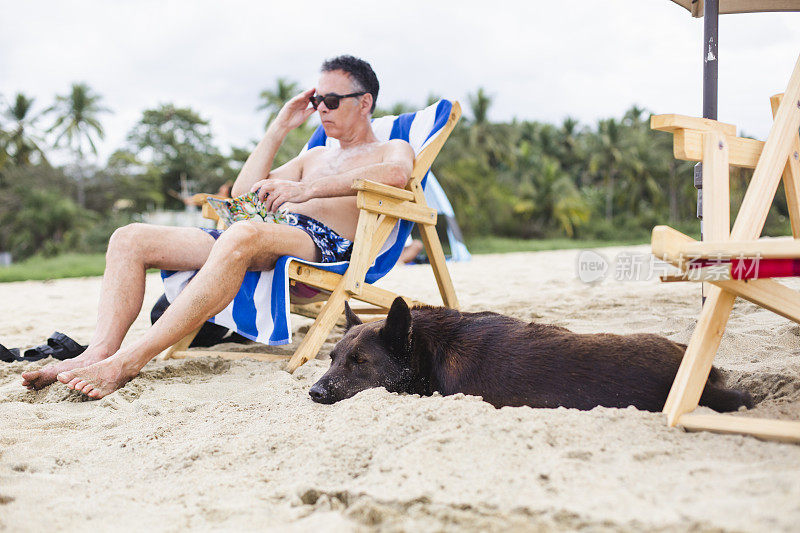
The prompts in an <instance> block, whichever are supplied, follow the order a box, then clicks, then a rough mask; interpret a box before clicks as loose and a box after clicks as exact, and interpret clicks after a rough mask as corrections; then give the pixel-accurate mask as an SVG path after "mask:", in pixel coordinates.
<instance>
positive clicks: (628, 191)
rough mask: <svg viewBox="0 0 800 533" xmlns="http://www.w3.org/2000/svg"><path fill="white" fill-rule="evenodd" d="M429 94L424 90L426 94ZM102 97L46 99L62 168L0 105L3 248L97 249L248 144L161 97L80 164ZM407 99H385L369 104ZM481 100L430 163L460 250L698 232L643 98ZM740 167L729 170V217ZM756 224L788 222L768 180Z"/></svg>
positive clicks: (209, 183)
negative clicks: (105, 149) (585, 109)
mask: <svg viewBox="0 0 800 533" xmlns="http://www.w3.org/2000/svg"><path fill="white" fill-rule="evenodd" d="M298 87H299V86H298V84H297V83H296V82H293V81H290V80H287V79H285V78H281V79H278V80H277V83H276V85H275V86H274V87H273V88H271V89H267V90H264V91H262V92H261V94H260V99H261V105H260V106H259V109H261V110H265V111H266V112H267V113H268V116H269V120H272V119H273V118H274V117H275V115H276V114H277V112H278V111H279V110H280V108H281V106H282V105H283V104H284V103H285V102H286V101H287V100H288V99H290V98H291V97H293V96H294V95H295V94H296V93H298V92H299V89H298ZM437 99H438V97H436V96H434V95H431V96H429V97H428V101H427V103H426V104H425V105H430V104H431V103H433V102H435V101H436V100H437ZM101 102H102V98H101V96H100V95H97V94H95V93H94V92H93V91H92V90H91V89H90V88H89V87H88V86H86V85H85V84H73V85H72V88H71V92H70V93H69V94H68V95H66V96H57V97H56V102H55V104H54V105H53V106H51V107H50V108H49V109H48V111H49V112H51V113H55V114H56V118H55V123H54V124H53V126H52V127H51V128H50V131H51V132H52V133H53V137H54V139H53V141H54V143H55V144H56V145H57V146H66V147H68V148H69V149H70V150H71V151H72V152H73V153H74V154H75V156H76V163H75V164H74V165H72V166H70V167H69V168H68V169H65V168H51V167H50V166H49V165H48V164H47V161H46V158H45V152H46V151H47V149H48V147H47V146H46V143H45V141H44V140H43V134H42V132H41V130H40V129H39V127H38V123H39V120H40V118H41V115H42V113H37V112H36V111H35V108H34V100H33V99H32V98H29V97H27V96H25V95H23V94H16V95H15V96H14V98H13V99H12V100H11V102H10V103H0V197H2V198H3V206H4V207H3V209H2V210H1V211H0V251H11V252H12V254H13V256H14V259H15V260H20V259H24V258H26V257H31V256H36V257H40V256H45V255H52V254H56V253H63V252H66V251H69V252H102V251H104V250H105V246H106V243H107V240H108V237H109V236H110V235H111V233H112V232H113V231H114V229H116V228H117V227H119V226H120V225H123V224H126V223H128V222H130V221H131V220H133V219H134V218H135V216H136V214H137V213H142V212H145V211H148V210H152V209H155V208H164V207H166V208H183V204H182V202H181V195H182V194H183V193H184V192H188V193H190V194H191V193H195V192H202V191H207V192H215V191H216V190H217V189H218V188H219V187H220V185H222V184H223V183H225V182H232V181H233V180H234V179H235V178H236V176H237V175H238V173H239V171H240V169H241V167H242V165H243V163H244V162H245V160H246V159H247V157H248V156H249V154H250V152H251V151H252V150H253V148H254V147H255V141H251V142H250V143H248V144H246V145H245V146H241V147H231V148H230V152H229V153H228V154H223V153H222V152H221V151H220V149H219V148H218V147H217V145H215V143H214V139H213V137H212V134H211V126H210V124H209V122H208V120H206V119H204V118H203V117H202V116H201V114H200V113H198V112H197V111H196V110H194V109H191V108H188V107H176V106H175V105H173V104H162V105H160V106H158V107H155V108H153V109H146V110H144V112H143V113H142V117H141V119H140V120H139V121H138V122H137V124H135V126H134V127H133V128H132V129H131V131H130V133H129V135H128V140H127V145H126V146H124V147H121V148H120V149H118V150H117V151H115V152H114V153H113V154H112V155H111V156H110V157H109V159H108V161H107V162H106V164H105V165H102V166H99V167H92V166H91V165H88V164H87V163H85V161H84V159H85V158H84V157H83V156H84V155H85V154H87V153H91V152H94V151H95V150H96V140H97V139H102V137H103V127H102V124H101V122H100V119H99V118H98V117H99V116H101V115H102V114H103V113H105V112H107V111H108V110H107V109H106V108H104V107H103V106H102V105H101ZM419 107H422V106H421V105H416V104H410V103H407V102H397V103H395V104H393V105H386V106H385V107H381V108H378V109H377V110H376V113H375V116H381V115H383V114H401V113H404V112H408V111H414V110H416V109H418V108H419ZM491 110H492V97H491V95H490V93H489V92H487V91H486V90H485V89H484V88H478V89H477V90H476V91H475V92H474V93H472V94H470V95H469V97H468V99H467V105H466V110H465V117H464V119H463V120H462V121H461V123H460V124H459V125H458V126H457V127H456V129H455V130H454V132H453V133H452V135H451V137H450V139H449V140H448V142H447V144H446V145H445V147H444V149H443V150H442V152H441V153H440V155H439V157H438V158H437V159H436V161H435V162H434V166H433V171H434V173H435V174H436V176H437V177H438V178H439V181H440V182H441V184H442V186H443V188H444V189H445V191H446V192H447V195H448V197H449V199H450V201H451V203H452V204H453V207H454V209H455V212H456V218H457V220H458V222H459V225H460V226H461V229H462V232H463V233H464V235H465V237H466V238H467V242H468V244H469V245H470V246H471V247H473V248H474V249H473V251H476V252H480V251H490V250H491V251H508V250H512V249H513V250H517V249H525V250H530V249H539V248H537V247H536V246H538V244H534V243H538V242H546V243H550V244H546V245H544V246H558V247H564V246H565V243H574V244H575V245H576V246H593V244H587V243H597V242H599V241H609V242H617V243H619V242H646V241H647V240H648V239H649V234H650V231H651V229H652V227H653V226H654V225H656V224H663V223H669V224H671V225H673V226H675V227H676V228H678V229H680V230H682V231H684V232H696V231H697V230H698V228H699V222H698V221H697V219H696V217H695V206H696V190H695V189H694V187H693V184H692V167H693V164H691V163H688V162H684V161H678V160H676V159H675V158H674V157H673V154H672V138H671V136H670V135H669V134H665V133H661V132H654V131H652V130H651V129H650V127H649V113H648V112H647V111H646V110H644V109H642V108H640V107H637V106H633V107H631V108H630V109H629V110H628V111H627V112H625V114H624V115H623V116H622V117H609V118H605V119H603V120H600V121H598V123H597V124H596V125H594V126H590V125H582V124H580V123H579V122H578V121H577V120H575V119H573V118H570V117H567V118H565V119H564V120H563V121H562V122H561V123H560V124H545V123H541V122H536V121H520V120H513V121H511V122H505V123H503V122H494V121H492V120H491ZM312 130H313V127H312V126H311V123H310V122H309V123H307V124H304V125H303V126H301V127H299V128H297V129H295V130H293V131H291V132H290V133H289V134H288V136H287V137H286V139H285V140H284V142H283V145H282V146H281V147H280V149H279V150H278V153H277V154H276V157H275V161H274V166H275V167H277V166H278V165H282V164H284V163H286V162H287V161H289V160H290V159H292V158H293V157H295V156H296V155H297V154H298V153H299V152H300V150H301V149H302V147H303V145H304V144H305V143H306V142H307V141H308V139H309V137H310V135H311V133H312ZM751 174H752V173H751V172H750V171H747V170H742V169H737V168H732V169H731V208H732V216H735V214H736V211H737V210H738V206H739V205H740V203H741V200H742V198H743V196H744V192H745V190H746V187H747V184H748V183H749V179H750V176H751ZM79 206H80V207H79ZM764 233H765V234H767V235H780V234H788V233H789V222H788V209H787V206H786V201H785V198H784V196H783V193H782V191H780V190H779V192H778V194H777V196H776V201H775V205H774V206H773V208H772V210H771V211H770V214H769V216H768V218H767V223H766V226H765V230H764ZM553 243H558V244H553Z"/></svg>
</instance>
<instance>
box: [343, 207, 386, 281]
mask: <svg viewBox="0 0 800 533" xmlns="http://www.w3.org/2000/svg"><path fill="white" fill-rule="evenodd" d="M378 217H379V215H378V214H377V213H371V212H369V211H365V210H363V209H362V210H361V212H360V213H359V215H358V227H357V228H356V237H355V239H354V240H353V242H354V243H356V244H355V245H354V246H353V253H352V254H351V256H350V266H349V267H348V268H347V272H345V274H344V284H345V288H346V289H347V292H348V293H350V294H358V293H359V292H361V286H362V285H363V284H364V276H365V275H366V273H367V270H368V269H369V265H370V263H372V257H371V254H370V250H371V248H372V239H373V236H374V235H375V230H377V229H378Z"/></svg>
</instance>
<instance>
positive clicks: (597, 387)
mask: <svg viewBox="0 0 800 533" xmlns="http://www.w3.org/2000/svg"><path fill="white" fill-rule="evenodd" d="M411 313H412V317H413V327H412V330H413V331H414V335H415V341H416V342H423V343H427V344H428V346H429V348H430V349H429V350H426V351H429V352H430V353H431V354H433V357H432V359H431V372H432V375H433V379H434V381H435V382H436V384H437V386H438V389H439V390H440V391H441V392H442V394H454V393H457V392H463V393H467V394H475V395H479V396H482V397H483V398H484V399H485V400H486V401H488V402H489V403H492V404H493V405H495V406H504V405H511V406H515V405H530V406H533V407H558V406H563V407H574V408H577V409H591V408H593V407H595V406H598V405H602V406H605V407H627V406H629V405H632V406H634V407H637V408H638V409H643V410H648V411H660V410H661V409H662V407H663V406H664V402H665V401H666V398H667V394H668V393H669V389H670V387H671V385H672V382H673V380H674V379H675V374H676V373H677V371H678V366H679V365H680V362H681V358H682V357H683V353H684V351H685V345H678V344H676V343H674V342H672V341H670V340H669V339H666V338H664V337H661V336H658V335H653V334H636V335H624V336H623V335H612V334H604V333H601V334H578V333H573V332H571V331H569V330H567V329H565V328H562V327H558V326H552V325H545V324H537V323H530V324H526V323H524V322H522V321H520V320H517V319H514V318H511V317H507V316H503V315H499V314H496V313H489V312H482V313H459V312H457V311H453V310H449V309H444V308H434V307H423V308H418V309H413V310H412V311H411ZM443 333H444V334H443ZM700 403H701V405H707V406H708V407H711V408H712V409H715V410H717V411H731V410H736V409H737V408H738V407H740V406H742V405H746V406H748V407H749V406H750V405H752V401H751V400H750V397H749V395H748V394H747V393H742V392H739V391H734V390H729V389H725V388H724V386H723V383H722V380H721V376H720V374H719V372H718V371H717V370H716V369H712V374H711V376H710V379H709V382H708V384H707V385H706V388H705V390H704V392H703V396H702V398H701V400H700Z"/></svg>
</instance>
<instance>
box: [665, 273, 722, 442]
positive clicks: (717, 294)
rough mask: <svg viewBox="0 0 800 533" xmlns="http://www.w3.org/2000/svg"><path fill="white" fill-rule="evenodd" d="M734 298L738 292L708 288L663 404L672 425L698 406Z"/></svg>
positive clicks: (668, 420)
mask: <svg viewBox="0 0 800 533" xmlns="http://www.w3.org/2000/svg"><path fill="white" fill-rule="evenodd" d="M735 299H736V296H735V295H733V294H731V293H729V292H728V291H724V290H722V289H720V288H719V287H715V286H712V287H710V288H709V291H708V298H707V299H706V303H705V305H703V309H702V310H701V311H700V318H699V319H698V321H697V327H696V328H695V330H694V333H693V334H692V338H691V340H690V341H689V346H688V347H687V348H686V353H685V354H684V356H683V361H681V366H680V368H679V369H678V374H677V375H676V376H675V381H674V382H673V383H672V388H671V389H670V391H669V396H667V402H666V403H665V404H664V410H663V412H664V413H665V414H666V415H667V423H668V424H669V425H670V426H674V425H675V424H677V423H678V419H679V418H680V416H681V415H683V414H684V413H688V412H690V411H693V410H694V409H695V408H696V407H697V406H698V404H699V402H700V396H701V394H702V393H703V388H704V387H705V385H706V381H707V380H708V374H709V373H710V372H711V365H712V364H713V362H714V356H715V355H716V353H717V349H718V348H719V343H720V341H721V340H722V334H723V333H724V332H725V326H726V325H727V323H728V318H729V317H730V314H731V310H732V309H733V302H734V300H735Z"/></svg>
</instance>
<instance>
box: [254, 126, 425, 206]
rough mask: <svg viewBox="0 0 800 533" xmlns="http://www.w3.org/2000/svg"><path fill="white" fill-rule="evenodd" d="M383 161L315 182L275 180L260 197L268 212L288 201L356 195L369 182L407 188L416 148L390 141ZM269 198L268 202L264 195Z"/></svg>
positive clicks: (403, 142) (267, 183)
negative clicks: (359, 185)
mask: <svg viewBox="0 0 800 533" xmlns="http://www.w3.org/2000/svg"><path fill="white" fill-rule="evenodd" d="M385 150H386V152H385V154H384V157H383V161H381V162H380V163H375V164H372V165H366V166H363V167H359V168H356V169H353V170H348V171H346V172H342V173H339V174H331V175H330V176H326V177H324V178H321V179H318V180H315V181H313V182H311V183H304V182H297V183H294V182H286V181H282V180H271V181H269V182H265V183H264V184H263V185H262V186H261V191H260V193H259V196H260V197H261V198H262V199H263V200H264V201H265V204H266V206H267V209H268V210H269V211H274V210H276V209H278V208H279V207H280V206H281V205H282V204H284V203H286V202H295V203H300V202H305V201H307V200H310V199H312V198H331V197H334V196H355V195H356V194H357V192H358V191H356V190H354V189H353V182H355V181H356V180H359V179H368V180H372V181H377V182H378V183H383V184H385V185H390V186H392V187H399V188H401V189H402V188H404V187H405V186H406V184H407V183H408V179H409V178H410V177H411V170H412V169H413V168H414V149H413V148H411V145H410V144H408V143H407V142H405V141H390V142H389V143H388V145H387V146H386V149H385ZM267 193H269V196H267V197H266V199H264V195H266V194H267Z"/></svg>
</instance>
